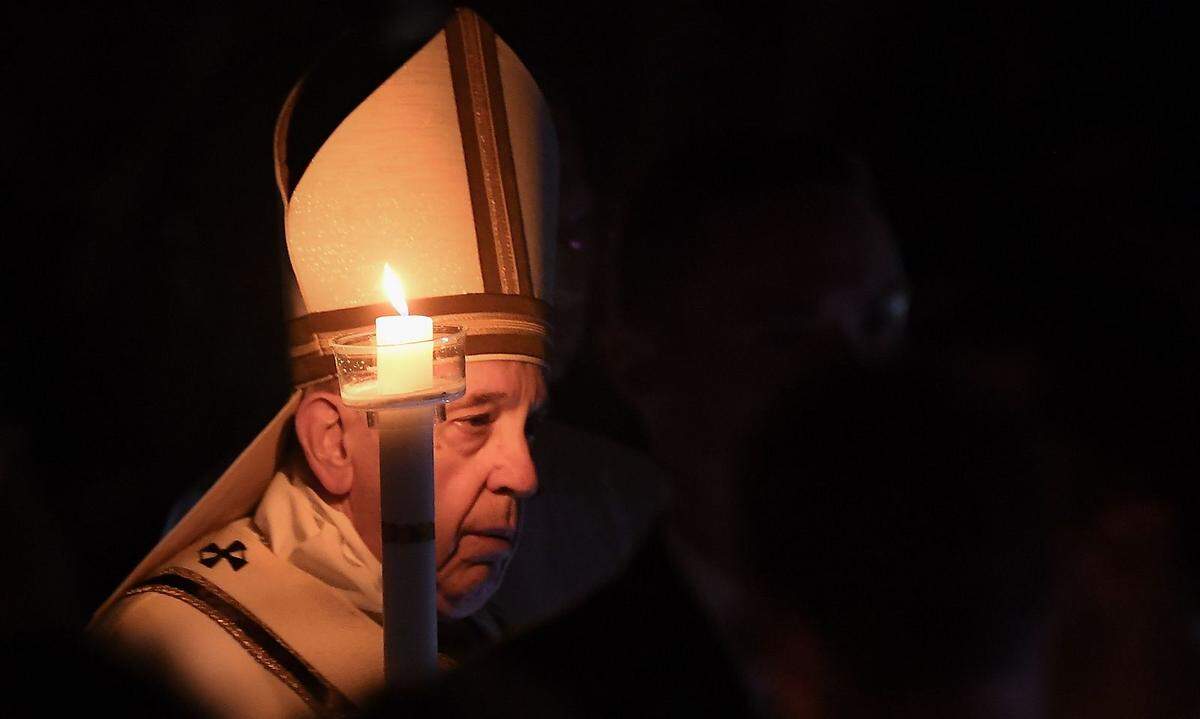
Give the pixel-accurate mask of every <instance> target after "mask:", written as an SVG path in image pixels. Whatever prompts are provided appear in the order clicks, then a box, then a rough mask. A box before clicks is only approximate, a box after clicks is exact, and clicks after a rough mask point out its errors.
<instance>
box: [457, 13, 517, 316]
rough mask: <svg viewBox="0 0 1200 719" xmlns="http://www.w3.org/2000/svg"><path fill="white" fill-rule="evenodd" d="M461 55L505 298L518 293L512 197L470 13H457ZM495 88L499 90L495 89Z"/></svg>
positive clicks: (480, 43)
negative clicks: (510, 207) (503, 174)
mask: <svg viewBox="0 0 1200 719" xmlns="http://www.w3.org/2000/svg"><path fill="white" fill-rule="evenodd" d="M459 17H460V19H461V22H462V37H463V54H464V55H465V60H466V63H465V64H466V70H467V82H468V85H469V86H470V89H471V107H472V108H473V109H474V111H475V127H476V130H477V132H476V137H477V139H478V142H479V159H480V164H482V165H483V185H484V188H485V190H486V192H487V199H488V202H487V204H488V216H489V217H490V218H491V225H492V239H493V241H494V242H495V243H496V264H497V266H498V267H497V269H498V270H499V274H500V291H501V292H503V293H504V294H507V295H519V294H521V281H520V279H519V278H518V276H517V255H516V251H515V250H514V249H513V228H512V227H511V226H510V225H509V221H508V211H507V209H508V205H509V203H510V202H513V201H514V199H515V198H510V197H508V196H507V194H506V193H505V188H504V182H503V180H502V179H501V175H500V149H499V147H500V145H499V143H500V139H499V138H498V137H497V136H496V124H495V120H494V118H493V115H494V113H495V112H496V111H497V109H496V108H493V107H492V96H491V94H490V90H492V88H489V87H488V73H487V68H486V67H485V65H484V48H483V37H482V31H481V29H480V27H479V19H478V17H476V16H475V15H474V14H473V13H460V15H459ZM495 89H498V88H495Z"/></svg>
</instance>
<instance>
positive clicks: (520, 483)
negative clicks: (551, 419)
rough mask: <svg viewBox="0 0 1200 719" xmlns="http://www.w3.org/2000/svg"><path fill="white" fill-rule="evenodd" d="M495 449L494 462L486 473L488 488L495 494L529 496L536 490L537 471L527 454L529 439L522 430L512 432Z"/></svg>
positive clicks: (531, 458)
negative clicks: (488, 472)
mask: <svg viewBox="0 0 1200 719" xmlns="http://www.w3.org/2000/svg"><path fill="white" fill-rule="evenodd" d="M506 439H507V441H505V442H504V443H503V444H502V445H501V446H500V447H499V448H498V451H497V456H496V463H495V465H494V466H493V467H492V471H491V473H490V474H489V475H488V489H489V490H490V491H492V492H496V493H497V494H511V495H513V496H514V497H519V498H524V497H531V496H533V494H534V493H535V492H537V488H538V481H537V471H536V470H535V469H534V466H533V457H532V456H531V455H530V454H529V440H528V439H526V437H525V433H524V432H523V431H517V432H514V433H512V434H511V435H510V436H509V437H507V438H506Z"/></svg>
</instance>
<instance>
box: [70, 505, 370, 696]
mask: <svg viewBox="0 0 1200 719" xmlns="http://www.w3.org/2000/svg"><path fill="white" fill-rule="evenodd" d="M94 632H95V634H96V635H97V638H98V639H101V637H102V635H105V634H107V635H108V637H109V638H110V641H111V642H112V643H113V644H114V645H117V646H122V647H128V648H130V649H133V650H134V651H136V652H138V653H140V654H142V655H144V656H148V657H151V658H154V659H157V658H158V657H162V658H163V659H164V660H165V661H167V662H168V665H167V667H166V668H167V669H168V670H170V671H171V672H172V673H173V674H175V675H176V676H178V677H179V678H180V680H181V681H182V683H183V685H184V686H183V689H184V690H185V691H190V692H192V693H193V694H196V695H198V696H200V697H201V700H202V701H205V702H206V703H209V704H214V705H215V707H214V708H215V710H216V712H217V713H218V714H222V715H241V716H276V715H279V716H295V715H296V714H298V713H300V714H303V713H304V710H305V709H306V708H307V710H308V711H309V712H312V713H317V714H320V715H341V714H346V713H350V712H352V711H353V709H354V706H355V704H358V705H359V706H361V705H362V704H361V702H362V701H364V700H365V699H367V698H368V697H369V695H370V692H372V691H374V690H376V689H378V688H379V687H380V686H382V684H383V668H382V645H383V639H382V629H381V628H380V627H379V625H377V624H375V623H374V622H373V621H372V620H371V619H370V618H369V617H367V616H366V615H365V614H363V613H362V612H361V611H359V610H358V609H357V608H356V607H355V606H354V605H353V604H351V603H350V602H349V601H348V600H346V599H345V598H344V597H342V596H341V595H340V594H338V593H337V592H335V591H334V590H332V589H331V588H330V587H329V586H328V585H325V584H324V583H322V582H320V581H319V580H317V579H316V578H314V577H312V576H311V575H309V574H307V573H305V572H302V571H300V570H299V569H297V568H296V567H294V566H292V565H291V564H290V563H288V562H286V561H284V560H282V559H280V558H279V557H277V556H276V555H275V554H274V552H272V551H271V548H270V547H269V546H268V545H267V543H266V540H265V539H264V538H263V537H262V536H261V535H260V534H259V533H258V531H257V530H256V529H255V527H254V526H253V524H252V523H251V521H250V520H249V519H248V518H245V519H240V520H237V521H235V522H233V523H231V524H229V525H227V526H226V527H224V528H222V529H220V530H218V531H216V532H213V533H211V534H209V535H206V536H204V537H202V538H200V539H199V540H197V541H196V542H193V543H192V544H191V545H190V546H189V547H187V548H186V549H184V550H183V551H182V552H180V553H179V554H178V555H176V556H175V557H174V558H172V559H171V560H170V561H168V562H167V563H166V564H164V565H163V566H162V567H160V568H159V569H158V570H156V571H154V572H151V573H150V575H149V576H147V577H146V578H145V579H143V580H142V581H141V582H139V583H137V584H135V585H134V586H132V587H131V588H130V589H129V590H128V591H127V592H126V594H125V596H124V597H122V599H121V600H120V601H119V602H117V603H116V604H115V605H114V606H113V608H112V609H111V610H110V611H109V612H108V614H107V615H106V616H105V617H103V618H102V619H101V621H100V622H99V623H98V624H97V626H96V627H95V628H94ZM101 640H102V641H104V639H101ZM376 654H378V655H379V656H378V658H376V656H375V655H376ZM234 675H236V676H234ZM264 703H265V705H264ZM276 709H278V711H275V710H276Z"/></svg>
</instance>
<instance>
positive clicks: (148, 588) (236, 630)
mask: <svg viewBox="0 0 1200 719" xmlns="http://www.w3.org/2000/svg"><path fill="white" fill-rule="evenodd" d="M162 574H174V575H176V576H179V577H182V578H184V579H187V580H190V581H192V582H195V583H196V584H198V585H200V586H201V587H202V588H203V589H205V590H206V591H208V592H211V593H212V594H214V595H216V596H217V597H218V598H220V599H221V600H222V601H224V602H227V603H228V604H229V605H231V606H232V607H234V608H236V609H237V610H238V611H240V612H241V613H242V614H244V615H245V616H246V617H247V618H248V619H250V620H251V621H253V622H255V623H256V624H257V625H258V627H259V628H260V629H262V631H263V632H265V633H266V634H267V635H268V636H270V637H271V638H272V639H274V640H275V641H276V642H278V643H279V645H280V646H281V647H283V648H284V649H285V650H287V651H288V652H289V653H290V654H291V655H292V656H293V657H295V659H296V660H297V661H299V662H300V663H301V664H302V665H303V666H304V667H305V668H306V669H308V671H309V672H311V673H312V675H313V676H314V677H317V678H318V679H319V680H320V681H322V682H324V683H325V684H326V686H328V687H329V688H330V689H331V690H332V691H333V692H335V693H336V694H337V695H338V696H339V697H340V698H341V701H345V702H346V703H349V701H348V700H346V699H345V698H344V697H341V696H340V693H338V692H337V690H336V689H334V688H333V686H332V685H331V684H329V682H328V681H327V680H325V679H324V677H322V676H321V674H320V673H319V672H317V670H316V669H315V668H314V667H313V666H312V665H311V664H309V663H308V662H307V661H305V660H304V658H303V657H302V656H300V654H299V653H297V652H296V651H295V650H293V649H292V648H291V647H290V646H289V645H288V644H287V643H286V642H284V641H283V639H282V638H280V637H279V635H277V634H275V632H273V631H271V629H270V627H268V626H267V625H266V624H264V623H263V622H261V621H259V619H258V618H257V617H255V616H254V614H253V613H251V612H250V611H249V610H248V609H246V608H245V607H244V606H242V604H241V603H240V602H238V601H237V600H236V599H234V598H233V597H231V596H229V595H228V594H227V593H225V591H224V590H222V589H221V588H220V587H218V586H216V585H215V584H213V583H211V582H209V581H208V580H206V579H204V578H203V577H202V576H200V575H199V574H196V573H195V572H193V571H191V570H188V569H185V568H183V567H170V568H169V569H167V570H165V571H164V572H162ZM160 576H161V575H160ZM147 592H154V593H156V594H162V595H165V596H169V597H173V598H175V599H178V600H180V601H183V602H186V603H187V604H189V605H191V606H192V607H194V608H195V609H197V610H199V611H200V612H202V613H203V614H205V615H206V616H207V617H208V618H209V619H211V620H213V621H214V622H215V623H216V624H217V626H219V627H221V628H222V629H224V630H225V632H226V633H227V634H229V636H231V637H233V639H234V640H235V641H236V642H237V643H238V644H239V645H241V647H242V649H244V650H245V651H246V653H247V654H249V655H250V656H251V657H253V658H254V660H255V661H257V662H258V663H259V664H261V665H262V666H263V667H264V668H265V669H266V670H267V671H269V672H271V673H272V674H274V675H275V677H276V678H278V679H279V680H280V681H282V682H283V683H284V684H286V685H287V686H288V687H289V688H291V690H292V691H294V692H296V695H297V696H299V697H300V698H301V699H302V700H304V703H305V704H307V705H308V706H309V707H310V708H311V709H312V710H313V711H314V712H316V713H317V714H318V715H322V716H324V715H328V714H329V709H330V707H327V706H325V705H324V704H322V703H321V702H320V701H318V700H317V698H316V697H314V696H313V695H312V693H311V692H310V691H308V689H307V688H306V687H305V686H304V685H303V684H302V683H300V681H299V680H297V679H296V677H295V676H294V675H293V674H292V673H291V672H289V671H288V670H287V669H285V668H284V667H283V666H281V665H280V664H279V662H277V661H276V660H275V658H274V657H272V656H271V655H270V654H269V653H268V652H266V651H265V650H264V649H263V648H262V647H261V646H259V644H258V643H257V642H255V641H254V640H253V639H251V638H250V637H249V636H247V635H246V632H245V631H243V630H242V628H241V627H240V626H238V624H237V623H236V622H234V621H233V620H231V619H230V618H229V617H227V616H225V615H224V614H222V613H221V612H219V611H218V610H217V609H216V608H214V607H212V606H211V605H209V604H208V603H206V602H204V601H203V600H201V599H200V598H198V597H195V596H193V595H191V594H189V593H188V592H186V591H184V590H182V589H178V588H176V587H172V586H169V585H166V584H157V583H153V582H152V583H149V584H143V585H140V586H136V587H133V588H131V589H129V590H128V591H126V592H125V596H134V595H137V594H144V593H147Z"/></svg>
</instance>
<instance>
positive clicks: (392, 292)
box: [383, 262, 408, 315]
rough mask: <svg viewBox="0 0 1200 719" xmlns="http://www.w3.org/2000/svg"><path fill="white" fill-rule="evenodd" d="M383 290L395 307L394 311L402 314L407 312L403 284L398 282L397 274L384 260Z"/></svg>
mask: <svg viewBox="0 0 1200 719" xmlns="http://www.w3.org/2000/svg"><path fill="white" fill-rule="evenodd" d="M383 292H384V294H386V295H387V298H388V301H389V302H391V303H392V306H393V307H395V308H396V312H398V313H400V314H402V315H407V314H408V303H407V302H405V301H404V285H402V284H400V278H399V276H397V275H396V273H395V271H394V270H392V266H391V265H389V264H387V263H386V262H385V263H383Z"/></svg>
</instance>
